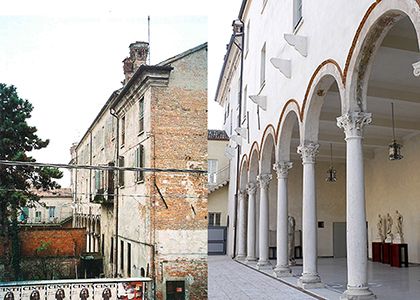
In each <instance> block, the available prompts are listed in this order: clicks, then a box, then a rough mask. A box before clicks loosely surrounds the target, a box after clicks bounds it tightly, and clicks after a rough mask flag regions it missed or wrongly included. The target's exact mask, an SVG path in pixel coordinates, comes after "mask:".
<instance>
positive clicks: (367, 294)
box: [340, 287, 376, 300]
mask: <svg viewBox="0 0 420 300" xmlns="http://www.w3.org/2000/svg"><path fill="white" fill-rule="evenodd" d="M372 299H376V295H375V294H374V293H373V292H372V291H371V290H370V289H369V288H368V287H364V288H354V287H353V288H352V287H347V290H346V291H345V292H344V293H343V294H342V295H341V296H340V300H372Z"/></svg>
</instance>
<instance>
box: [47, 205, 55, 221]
mask: <svg viewBox="0 0 420 300" xmlns="http://www.w3.org/2000/svg"><path fill="white" fill-rule="evenodd" d="M48 218H49V219H54V218H55V206H50V207H48Z"/></svg>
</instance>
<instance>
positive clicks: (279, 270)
mask: <svg viewBox="0 0 420 300" xmlns="http://www.w3.org/2000/svg"><path fill="white" fill-rule="evenodd" d="M274 276H275V277H277V278H281V277H291V276H293V275H292V270H291V269H290V268H289V267H288V266H278V265H277V266H276V267H275V268H274Z"/></svg>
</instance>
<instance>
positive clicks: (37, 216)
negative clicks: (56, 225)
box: [35, 211, 41, 222]
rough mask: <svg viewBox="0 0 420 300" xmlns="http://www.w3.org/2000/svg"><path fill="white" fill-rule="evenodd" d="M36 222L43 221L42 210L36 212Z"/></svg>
mask: <svg viewBox="0 0 420 300" xmlns="http://www.w3.org/2000/svg"><path fill="white" fill-rule="evenodd" d="M35 222H41V212H40V211H36V212H35Z"/></svg>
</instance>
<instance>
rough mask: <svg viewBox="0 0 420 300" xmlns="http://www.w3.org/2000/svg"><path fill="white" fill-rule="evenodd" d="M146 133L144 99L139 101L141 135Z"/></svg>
mask: <svg viewBox="0 0 420 300" xmlns="http://www.w3.org/2000/svg"><path fill="white" fill-rule="evenodd" d="M142 132H144V97H143V98H141V99H140V101H139V133H142Z"/></svg>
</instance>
